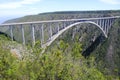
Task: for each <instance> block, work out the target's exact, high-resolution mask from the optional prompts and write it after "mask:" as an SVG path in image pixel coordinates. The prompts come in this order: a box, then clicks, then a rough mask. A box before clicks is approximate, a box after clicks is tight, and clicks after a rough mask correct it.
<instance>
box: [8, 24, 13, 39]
mask: <svg viewBox="0 0 120 80" xmlns="http://www.w3.org/2000/svg"><path fill="white" fill-rule="evenodd" d="M9 27H10V36H11V40H12V41H13V26H11V25H9Z"/></svg>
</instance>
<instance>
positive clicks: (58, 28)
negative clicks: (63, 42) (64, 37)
mask: <svg viewBox="0 0 120 80" xmlns="http://www.w3.org/2000/svg"><path fill="white" fill-rule="evenodd" d="M59 30H60V27H59V24H58V26H57V32H58V33H59Z"/></svg>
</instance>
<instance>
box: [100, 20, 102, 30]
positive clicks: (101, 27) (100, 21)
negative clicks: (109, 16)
mask: <svg viewBox="0 0 120 80" xmlns="http://www.w3.org/2000/svg"><path fill="white" fill-rule="evenodd" d="M100 26H101V28H102V26H103V25H102V19H100Z"/></svg>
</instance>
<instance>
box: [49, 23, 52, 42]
mask: <svg viewBox="0 0 120 80" xmlns="http://www.w3.org/2000/svg"><path fill="white" fill-rule="evenodd" d="M51 37H52V27H51V25H50V38H49V39H50V40H51Z"/></svg>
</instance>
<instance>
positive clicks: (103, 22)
mask: <svg viewBox="0 0 120 80" xmlns="http://www.w3.org/2000/svg"><path fill="white" fill-rule="evenodd" d="M104 28H105V20H104V19H102V29H103V30H104Z"/></svg>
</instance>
